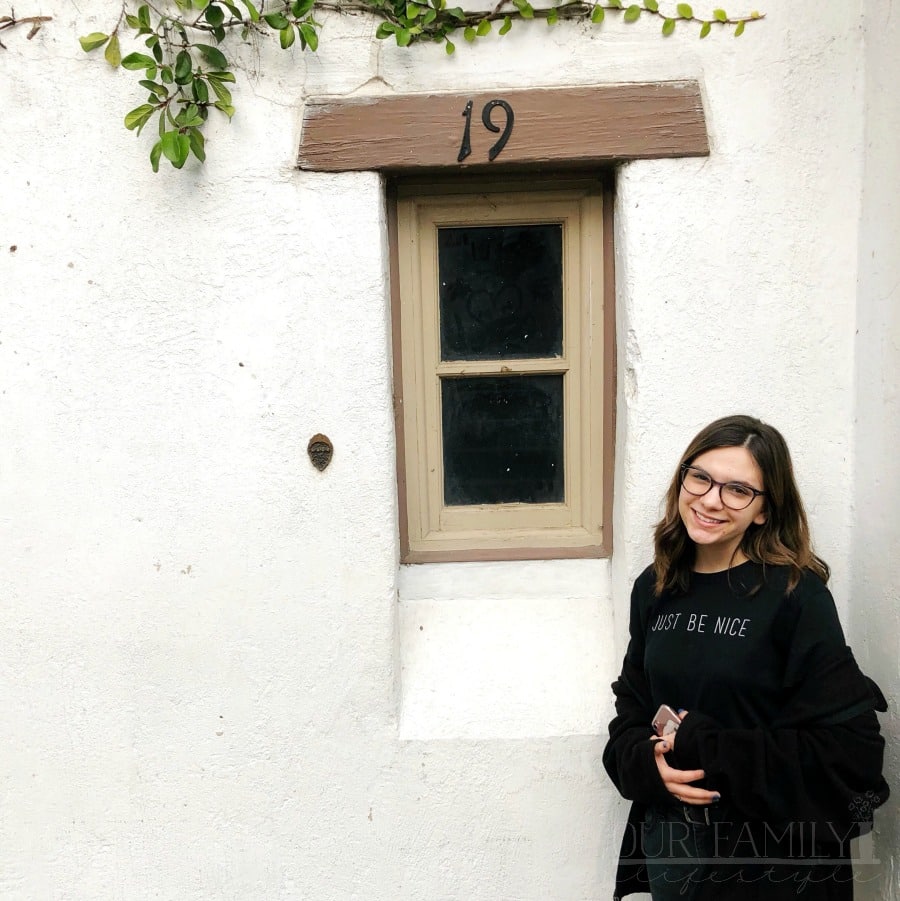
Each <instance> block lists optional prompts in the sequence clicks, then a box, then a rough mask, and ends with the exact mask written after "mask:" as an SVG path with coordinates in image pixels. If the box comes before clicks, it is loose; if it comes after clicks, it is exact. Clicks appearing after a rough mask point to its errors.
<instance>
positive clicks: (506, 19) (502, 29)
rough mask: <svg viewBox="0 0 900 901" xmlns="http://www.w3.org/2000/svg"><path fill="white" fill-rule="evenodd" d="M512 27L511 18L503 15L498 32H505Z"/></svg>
mask: <svg viewBox="0 0 900 901" xmlns="http://www.w3.org/2000/svg"><path fill="white" fill-rule="evenodd" d="M510 28H512V19H510V17H509V16H504V17H503V24H502V25H501V26H500V34H506V32H507V31H509V29H510Z"/></svg>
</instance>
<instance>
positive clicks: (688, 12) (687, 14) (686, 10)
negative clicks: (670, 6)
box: [675, 3, 694, 19]
mask: <svg viewBox="0 0 900 901" xmlns="http://www.w3.org/2000/svg"><path fill="white" fill-rule="evenodd" d="M675 10H676V12H677V13H678V15H679V16H681V18H682V19H693V18H694V11H693V10H692V9H691V7H690V4H689V3H679V4H678V6H676V7H675Z"/></svg>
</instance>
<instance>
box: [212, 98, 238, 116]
mask: <svg viewBox="0 0 900 901" xmlns="http://www.w3.org/2000/svg"><path fill="white" fill-rule="evenodd" d="M213 106H215V108H216V109H218V110H222V112H223V113H225V115H226V116H228V118H229V119H230V118H231V117H232V116H233V115H234V107H233V106H232V105H231V104H230V103H224V102H223V101H221V100H219V101H218V102H216V103H214V104H213Z"/></svg>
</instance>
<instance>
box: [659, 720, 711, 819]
mask: <svg viewBox="0 0 900 901" xmlns="http://www.w3.org/2000/svg"><path fill="white" fill-rule="evenodd" d="M671 739H672V736H668V737H667V738H666V740H665V741H659V740H656V744H655V745H654V748H653V753H654V755H655V757H656V768H657V769H658V770H659V775H660V778H661V779H662V781H663V785H665V787H666V791H667V792H668V793H669V794H670V795H672V796H673V797H674V798H676V799H677V800H678V801H680V802H681V803H682V804H712V803H714V802H715V801H718V800H719V798H720V797H721V795H719V793H718V792H711V791H707V790H706V789H705V788H698V787H697V786H696V785H691V784H690V783H692V782H697V781H698V780H700V779H702V778H703V777H704V775H706V774H705V773H704V772H703V770H676V769H675V767H671V766H669V764H668V763H666V758H665V753H666V751H668V750H670V749H671V744H670V742H671Z"/></svg>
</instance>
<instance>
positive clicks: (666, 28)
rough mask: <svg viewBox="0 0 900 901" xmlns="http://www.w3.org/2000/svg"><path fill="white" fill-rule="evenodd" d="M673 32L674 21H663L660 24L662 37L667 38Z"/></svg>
mask: <svg viewBox="0 0 900 901" xmlns="http://www.w3.org/2000/svg"><path fill="white" fill-rule="evenodd" d="M674 30H675V20H674V19H664V20H663V24H662V33H663V37H666V38H667V37H668V36H669V35H670V34H672V32H673V31H674Z"/></svg>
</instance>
